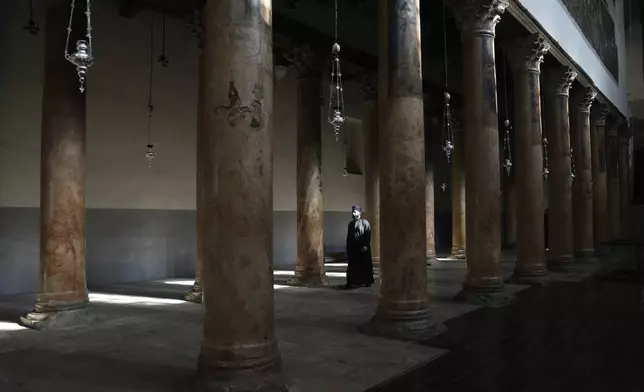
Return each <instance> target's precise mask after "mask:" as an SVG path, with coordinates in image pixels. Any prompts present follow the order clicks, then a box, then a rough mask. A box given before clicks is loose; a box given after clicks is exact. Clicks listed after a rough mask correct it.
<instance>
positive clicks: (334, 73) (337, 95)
mask: <svg viewBox="0 0 644 392" xmlns="http://www.w3.org/2000/svg"><path fill="white" fill-rule="evenodd" d="M334 39H335V41H334V43H333V46H332V47H331V55H332V56H333V60H332V65H331V85H330V86H329V115H328V121H329V124H331V126H332V127H333V131H334V132H335V141H336V142H337V141H338V135H339V134H340V128H341V127H342V126H343V125H344V122H345V120H346V117H345V110H344V92H343V88H342V71H341V69H340V44H338V0H335V36H334Z"/></svg>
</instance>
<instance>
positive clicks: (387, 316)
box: [362, 0, 436, 340]
mask: <svg viewBox="0 0 644 392" xmlns="http://www.w3.org/2000/svg"><path fill="white" fill-rule="evenodd" d="M379 5H380V7H383V8H381V10H380V13H379V16H380V18H379V20H378V25H379V28H380V29H386V31H387V34H388V37H389V47H388V50H387V51H386V52H387V58H388V62H389V68H388V80H389V83H388V88H387V90H386V91H387V96H386V97H387V106H388V108H387V111H386V113H385V116H384V117H385V122H384V124H383V127H382V129H380V222H381V228H380V230H381V231H380V233H381V244H380V252H381V253H380V255H381V258H380V271H381V286H380V297H379V301H378V308H377V310H376V314H375V315H374V317H373V318H372V319H371V321H369V323H367V324H366V325H364V326H363V327H362V331H363V332H364V333H367V334H371V335H376V336H385V337H389V338H394V339H405V340H422V339H426V338H428V337H429V336H431V335H433V333H434V332H435V328H436V324H435V323H434V319H433V316H432V314H431V312H430V310H429V302H428V295H427V271H426V269H427V266H426V262H425V256H426V255H425V246H426V238H425V134H424V126H423V122H424V119H423V91H422V86H423V83H422V74H421V67H420V64H421V63H420V59H421V42H420V4H419V0H387V1H385V0H381V1H380V3H379ZM384 7H386V8H384ZM382 71H383V70H382V69H379V72H382ZM379 91H382V90H380V89H379Z"/></svg>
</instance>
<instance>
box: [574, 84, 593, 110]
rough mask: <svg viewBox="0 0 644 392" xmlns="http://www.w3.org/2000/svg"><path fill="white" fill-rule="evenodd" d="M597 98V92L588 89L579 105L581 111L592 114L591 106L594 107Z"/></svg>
mask: <svg viewBox="0 0 644 392" xmlns="http://www.w3.org/2000/svg"><path fill="white" fill-rule="evenodd" d="M596 97H597V92H596V91H595V90H593V89H592V88H587V89H586V91H585V92H584V95H583V96H582V97H581V98H580V99H579V103H578V104H577V105H578V106H579V111H580V112H585V113H590V108H591V106H593V102H594V101H595V98H596Z"/></svg>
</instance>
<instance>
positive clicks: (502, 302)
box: [455, 286, 514, 308]
mask: <svg viewBox="0 0 644 392" xmlns="http://www.w3.org/2000/svg"><path fill="white" fill-rule="evenodd" d="M455 299H456V300H457V301H461V302H467V303H470V304H472V305H479V306H486V307H490V308H502V307H504V306H507V305H510V304H511V303H512V302H513V301H514V294H510V293H508V292H506V291H505V290H503V288H502V287H501V289H500V290H497V291H491V290H488V289H485V288H483V289H480V288H475V287H468V286H463V289H462V290H461V291H460V292H459V293H458V294H456V297H455Z"/></svg>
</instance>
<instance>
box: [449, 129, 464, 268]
mask: <svg viewBox="0 0 644 392" xmlns="http://www.w3.org/2000/svg"><path fill="white" fill-rule="evenodd" d="M453 124H454V125H455V126H454V128H453V134H454V145H455V146H456V147H455V148H454V151H453V152H452V162H451V165H450V166H451V168H450V170H451V175H452V187H451V196H452V248H451V251H450V257H452V258H454V259H465V254H466V246H465V242H466V236H465V231H466V230H465V225H466V223H465V187H466V182H465V168H464V166H465V153H464V152H463V151H464V148H463V130H462V128H461V126H460V124H458V126H456V125H457V123H456V122H454V123H453Z"/></svg>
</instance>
